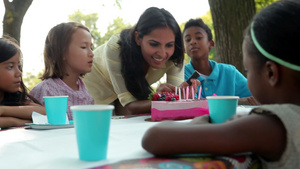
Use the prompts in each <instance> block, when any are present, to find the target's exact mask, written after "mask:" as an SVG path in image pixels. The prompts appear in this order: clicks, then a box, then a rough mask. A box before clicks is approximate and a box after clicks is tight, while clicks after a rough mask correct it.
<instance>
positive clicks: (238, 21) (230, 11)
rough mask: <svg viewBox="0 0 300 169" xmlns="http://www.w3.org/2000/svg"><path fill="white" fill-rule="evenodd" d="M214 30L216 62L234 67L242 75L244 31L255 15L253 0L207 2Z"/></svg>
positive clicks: (211, 0)
mask: <svg viewBox="0 0 300 169" xmlns="http://www.w3.org/2000/svg"><path fill="white" fill-rule="evenodd" d="M208 1H209V5H210V9H211V14H212V18H213V24H214V30H215V41H216V42H215V44H216V45H215V47H216V61H217V62H221V63H228V64H232V65H234V66H235V67H236V68H237V69H238V70H239V71H240V72H241V73H243V74H244V71H243V70H244V66H243V57H242V42H243V34H244V30H245V29H246V27H247V26H248V24H249V23H250V21H251V19H252V17H253V16H254V14H255V2H254V0H208Z"/></svg>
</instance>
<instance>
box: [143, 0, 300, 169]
mask: <svg viewBox="0 0 300 169" xmlns="http://www.w3.org/2000/svg"><path fill="white" fill-rule="evenodd" d="M299 16H300V1H299V0H281V1H276V2H274V3H273V4H271V5H269V6H268V7H266V8H265V9H263V10H262V11H261V12H260V13H258V14H257V15H256V16H255V17H254V19H253V22H252V24H251V25H250V26H249V27H248V29H247V31H246V36H245V38H244V42H243V62H244V65H245V69H246V71H247V73H248V75H247V76H248V86H249V90H250V91H251V93H252V94H253V96H254V97H255V99H257V100H258V101H259V102H260V103H262V104H265V105H262V106H261V107H259V108H255V109H253V110H252V111H251V113H250V114H249V115H248V116H246V117H240V118H237V119H233V120H231V121H228V122H226V123H222V124H210V123H209V122H208V120H209V118H208V116H202V117H198V118H195V119H193V120H192V121H191V122H189V123H180V124H178V123H176V122H171V121H166V122H162V123H160V124H158V125H156V126H154V127H152V128H150V129H149V130H148V131H147V132H146V133H145V135H144V138H143V141H142V145H143V147H144V148H145V149H146V150H147V151H149V152H151V153H153V154H155V155H174V154H184V153H212V154H233V153H242V152H253V153H254V154H256V155H257V156H258V157H259V158H260V159H261V161H262V164H263V168H272V169H276V168H281V169H284V168H286V169H287V168H289V169H290V168H299V166H300V160H299V159H300V125H299V121H300V99H299V95H300V87H299V84H300V59H299V50H298V46H299V39H300V31H299V30H300V20H299ZM182 138H184V139H182Z"/></svg>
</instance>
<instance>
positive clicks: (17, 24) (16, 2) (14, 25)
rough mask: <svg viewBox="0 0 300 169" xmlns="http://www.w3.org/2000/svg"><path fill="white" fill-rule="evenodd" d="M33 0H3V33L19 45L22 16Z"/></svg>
mask: <svg viewBox="0 0 300 169" xmlns="http://www.w3.org/2000/svg"><path fill="white" fill-rule="evenodd" d="M32 1H33V0H13V1H10V0H3V2H4V6H5V14H4V18H3V35H9V36H11V37H13V38H15V39H16V40H17V42H18V43H19V45H20V37H21V26H22V23H23V18H24V16H25V14H26V12H27V10H28V8H29V7H30V5H31V3H32Z"/></svg>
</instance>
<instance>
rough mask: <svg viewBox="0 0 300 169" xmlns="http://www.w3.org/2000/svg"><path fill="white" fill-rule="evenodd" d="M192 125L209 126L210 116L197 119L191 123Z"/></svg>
mask: <svg viewBox="0 0 300 169" xmlns="http://www.w3.org/2000/svg"><path fill="white" fill-rule="evenodd" d="M190 123H191V124H209V115H207V114H206V115H203V116H199V117H195V118H194V119H193V120H192V121H191V122H190Z"/></svg>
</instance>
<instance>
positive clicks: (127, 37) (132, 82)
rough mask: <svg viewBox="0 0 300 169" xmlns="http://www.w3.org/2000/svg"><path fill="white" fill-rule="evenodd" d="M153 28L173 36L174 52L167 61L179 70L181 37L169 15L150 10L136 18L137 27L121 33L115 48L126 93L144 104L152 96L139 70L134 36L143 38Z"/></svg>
mask: <svg viewBox="0 0 300 169" xmlns="http://www.w3.org/2000/svg"><path fill="white" fill-rule="evenodd" d="M157 28H170V29H172V30H173V32H174V35H175V51H174V54H173V55H172V56H171V58H170V59H169V60H171V61H172V62H173V63H174V64H175V66H177V67H180V68H182V66H183V60H184V50H183V41H182V34H181V30H180V27H179V25H178V23H177V22H176V20H175V18H174V17H173V16H172V14H171V13H170V12H168V11H167V10H165V9H163V8H162V9H159V8H156V7H150V8H148V9H146V11H145V12H144V13H143V14H142V15H141V16H140V18H139V20H138V22H137V24H136V25H135V26H134V27H133V28H131V29H125V30H123V31H122V32H121V37H120V41H119V44H120V46H121V52H120V57H121V60H122V75H123V77H124V80H125V84H126V87H127V89H128V91H129V92H130V93H131V94H132V95H133V96H134V97H135V98H137V99H138V100H146V99H147V97H148V95H149V94H150V93H151V92H152V88H151V87H150V85H149V83H148V82H147V80H146V78H145V74H144V70H143V63H144V62H145V61H144V57H143V55H142V52H141V48H140V46H138V45H137V44H136V41H135V35H134V34H135V32H136V31H137V32H138V33H139V37H140V38H143V37H144V36H145V35H148V34H150V33H151V31H153V30H154V29H157Z"/></svg>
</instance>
